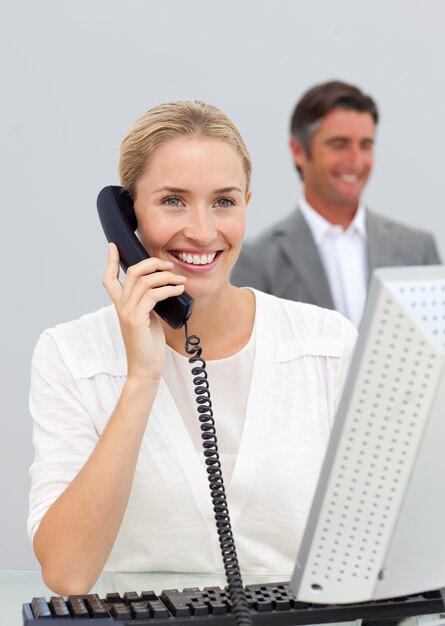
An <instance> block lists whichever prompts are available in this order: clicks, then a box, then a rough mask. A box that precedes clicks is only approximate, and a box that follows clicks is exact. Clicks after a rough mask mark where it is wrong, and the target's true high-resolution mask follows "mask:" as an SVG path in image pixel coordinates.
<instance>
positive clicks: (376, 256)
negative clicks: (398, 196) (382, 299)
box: [366, 211, 397, 282]
mask: <svg viewBox="0 0 445 626" xmlns="http://www.w3.org/2000/svg"><path fill="white" fill-rule="evenodd" d="M366 236H367V238H368V268H369V274H368V282H369V281H370V280H371V276H372V272H373V270H375V269H376V268H378V267H388V266H391V265H396V264H397V259H396V258H395V257H394V240H393V238H392V236H391V233H390V232H389V230H388V227H387V224H386V222H385V221H384V220H380V219H379V217H378V216H377V215H374V214H373V213H370V212H369V211H366Z"/></svg>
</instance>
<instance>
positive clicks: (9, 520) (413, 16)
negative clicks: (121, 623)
mask: <svg viewBox="0 0 445 626" xmlns="http://www.w3.org/2000/svg"><path fill="white" fill-rule="evenodd" d="M444 59H445V3H444V2H443V0H390V1H388V0H373V2H364V1H361V2H360V1H357V0H336V2H330V1H329V0H306V1H305V2H304V1H303V0H279V1H277V0H262V1H258V0H225V1H224V2H211V1H210V0H188V1H184V0H164V1H163V2H160V1H159V2H154V1H151V0H127V1H125V2H124V1H123V0H122V1H119V0H63V1H62V2H61V1H60V0H38V1H31V0H30V1H23V0H0V81H1V82H0V91H1V98H0V107H1V115H0V163H1V168H0V181H1V188H0V189H1V191H0V194H1V195H0V197H1V207H0V210H1V215H2V228H1V232H0V241H1V254H2V260H3V264H2V267H3V271H2V286H3V289H2V298H1V305H0V312H1V324H0V329H1V350H0V365H1V368H2V371H1V376H0V380H1V384H2V394H1V398H2V404H3V410H2V416H1V419H0V503H1V511H2V515H1V522H0V523H1V532H0V568H1V569H6V568H10V569H14V568H17V569H20V568H32V567H35V566H36V561H35V560H34V557H33V556H32V552H31V548H30V545H29V542H28V539H27V536H26V529H25V524H26V515H27V496H28V473H27V472H28V466H29V464H30V462H31V458H32V449H31V420H30V417H29V414H28V408H27V396H28V387H29V364H30V359H31V353H32V349H33V346H34V344H35V342H36V340H37V337H38V335H39V333H40V332H41V331H42V330H43V329H44V328H46V327H48V326H52V325H54V324H56V323H57V322H60V321H65V320H68V319H72V318H75V317H78V316H79V315H81V314H82V313H84V312H87V311H91V310H94V309H95V308H98V307H99V306H102V305H104V304H106V303H107V296H106V294H105V292H104V290H103V288H102V286H101V277H102V272H103V268H104V264H105V256H106V245H105V239H104V236H103V235H102V232H101V230H100V227H99V224H98V219H97V217H96V209H95V199H96V195H97V192H98V190H99V189H100V188H101V187H102V186H103V185H105V184H109V183H117V182H118V179H117V160H118V149H119V144H120V141H121V138H122V136H123V134H124V133H125V131H126V130H127V128H128V127H129V125H130V124H131V123H132V122H133V120H134V119H135V118H136V117H137V116H139V115H140V114H142V113H143V112H144V111H145V110H146V109H148V108H150V107H152V106H154V105H156V104H159V103H160V102H165V101H169V100H173V99H186V98H198V99H202V100H205V101H208V102H210V103H212V104H216V105H217V106H219V107H220V108H221V109H222V110H224V111H225V112H226V113H228V114H229V115H230V116H231V117H232V118H233V119H234V121H235V122H236V123H237V125H238V126H239V128H240V130H241V132H242V134H243V135H244V137H245V139H246V142H247V144H248V146H249V148H250V151H251V154H252V158H253V162H254V177H253V190H254V196H253V200H252V202H251V205H250V207H249V217H248V234H249V235H250V236H253V235H254V234H256V233H258V232H260V231H261V230H263V228H264V227H266V226H267V225H269V224H271V223H272V222H273V221H275V220H277V219H278V218H280V217H284V216H285V215H286V214H287V213H289V212H290V211H291V210H292V209H293V208H294V206H295V203H296V199H297V194H298V191H299V183H298V181H297V177H296V174H295V172H294V169H293V167H292V165H291V160H290V157H289V154H288V149H287V137H288V124H289V116H290V112H291V110H292V108H293V106H294V104H295V102H296V100H297V99H298V98H299V97H300V95H301V94H302V93H303V92H304V91H305V90H306V89H307V88H309V87H310V86H312V85H313V84H314V83H317V82H320V81H324V80H328V79H332V78H339V79H342V80H346V81H349V82H353V83H356V84H358V85H359V86H361V87H362V88H363V89H364V90H365V91H366V92H368V93H370V94H371V95H373V96H374V97H375V99H376V100H377V102H378V104H379V107H380V110H381V116H382V119H381V124H380V127H379V133H378V142H377V163H376V167H375V170H374V174H373V178H372V181H371V183H370V184H369V186H368V189H367V192H366V199H367V201H368V204H369V205H370V206H371V207H372V208H373V209H374V210H376V211H378V212H381V213H385V214H387V215H388V216H390V217H392V218H395V219H399V220H402V221H405V222H406V223H408V224H411V225H414V226H421V227H424V228H427V229H430V230H433V231H434V233H435V235H436V238H437V243H438V246H439V249H440V251H441V253H442V256H443V257H445V219H444V216H443V194H442V184H443V180H444V178H445V175H444V172H443V170H444V158H443V152H444V145H445V81H444V76H445V73H444ZM79 514H85V512H83V513H81V512H80V513H79Z"/></svg>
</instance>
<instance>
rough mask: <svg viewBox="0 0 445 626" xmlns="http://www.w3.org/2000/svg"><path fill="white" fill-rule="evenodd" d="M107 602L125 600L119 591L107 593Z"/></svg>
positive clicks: (112, 602)
mask: <svg viewBox="0 0 445 626" xmlns="http://www.w3.org/2000/svg"><path fill="white" fill-rule="evenodd" d="M105 602H106V603H107V604H114V603H115V602H119V603H122V602H123V600H122V598H121V597H120V595H119V594H118V593H116V592H113V593H107V595H106V596H105Z"/></svg>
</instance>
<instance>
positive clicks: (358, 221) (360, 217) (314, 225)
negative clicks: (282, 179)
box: [299, 197, 366, 245]
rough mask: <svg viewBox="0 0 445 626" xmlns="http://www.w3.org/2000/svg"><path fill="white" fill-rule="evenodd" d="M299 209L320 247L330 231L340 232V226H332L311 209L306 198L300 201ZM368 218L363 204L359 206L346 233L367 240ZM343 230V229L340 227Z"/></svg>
mask: <svg viewBox="0 0 445 626" xmlns="http://www.w3.org/2000/svg"><path fill="white" fill-rule="evenodd" d="M299 208H300V211H301V212H302V214H303V217H304V219H305V220H306V222H307V225H308V226H309V229H310V231H311V233H312V236H313V238H314V240H315V243H316V244H317V245H319V244H320V243H321V241H322V240H323V238H324V237H325V236H326V235H327V233H328V232H329V231H332V230H334V229H335V230H338V228H339V226H337V225H336V224H331V222H328V220H326V219H325V218H324V217H322V216H321V215H320V213H318V212H317V211H316V210H315V209H313V208H312V207H311V205H310V204H309V202H308V201H307V200H306V198H304V197H301V198H300V201H299ZM365 218H366V216H365V207H364V205H363V204H362V203H360V204H359V206H358V209H357V212H356V214H355V215H354V219H353V220H352V222H351V223H350V224H349V226H348V228H347V229H346V231H344V232H348V233H349V232H351V233H353V232H356V233H357V234H358V235H360V237H361V238H363V239H366V219H365ZM340 228H341V227H340Z"/></svg>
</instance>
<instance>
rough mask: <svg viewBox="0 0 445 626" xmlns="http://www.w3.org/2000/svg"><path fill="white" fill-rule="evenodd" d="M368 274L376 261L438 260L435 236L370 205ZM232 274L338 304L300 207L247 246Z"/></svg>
mask: <svg viewBox="0 0 445 626" xmlns="http://www.w3.org/2000/svg"><path fill="white" fill-rule="evenodd" d="M366 232H367V237H368V269H369V277H371V274H372V271H373V270H374V269H375V268H377V267H392V266H400V265H438V264H440V263H441V260H440V257H439V254H438V252H437V248H436V244H435V241H434V238H433V236H432V235H431V234H430V233H428V232H425V231H422V230H417V229H414V228H409V227H408V226H404V225H403V224H399V223H397V222H393V221H391V220H388V219H386V218H385V217H381V216H380V215H376V214H375V213H371V212H370V211H366ZM231 280H232V283H233V284H234V285H237V286H239V287H247V286H249V287H254V288H256V289H260V290H261V291H265V292H266V293H271V294H274V295H276V296H279V297H280V298H286V299H288V300H298V301H300V302H308V303H310V304H316V305H318V306H321V307H325V308H328V309H333V308H334V303H333V300H332V295H331V292H330V289H329V285H328V280H327V278H326V274H325V272H324V269H323V266H322V263H321V260H320V257H319V255H318V251H317V247H316V244H315V241H314V239H313V237H312V234H311V232H310V230H309V227H308V225H307V223H306V220H305V219H304V217H303V215H302V213H301V212H300V211H299V210H298V209H297V210H296V211H294V212H293V213H292V214H291V215H290V216H289V217H287V218H286V219H284V220H283V221H281V222H279V223H278V224H275V225H274V226H273V227H272V228H270V229H269V230H267V231H266V232H265V233H263V234H262V235H261V236H260V237H259V238H258V239H256V241H254V242H253V243H250V244H249V243H246V244H244V246H243V249H242V251H241V254H240V257H239V259H238V261H237V263H236V265H235V267H234V269H233V271H232V275H231Z"/></svg>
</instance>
